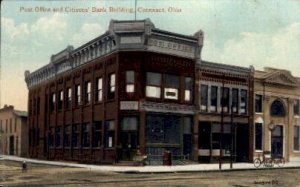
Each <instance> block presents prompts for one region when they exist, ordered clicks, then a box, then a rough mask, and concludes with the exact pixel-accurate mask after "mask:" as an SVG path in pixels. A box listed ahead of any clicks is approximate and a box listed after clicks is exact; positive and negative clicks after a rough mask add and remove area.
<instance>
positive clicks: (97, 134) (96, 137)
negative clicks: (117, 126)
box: [92, 121, 102, 147]
mask: <svg viewBox="0 0 300 187" xmlns="http://www.w3.org/2000/svg"><path fill="white" fill-rule="evenodd" d="M101 129H102V123H101V121H96V122H95V123H93V129H92V131H93V132H92V133H93V147H100V146H101V139H102V138H101V137H102V136H101Z"/></svg>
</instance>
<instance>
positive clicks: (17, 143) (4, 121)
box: [0, 105, 28, 157]
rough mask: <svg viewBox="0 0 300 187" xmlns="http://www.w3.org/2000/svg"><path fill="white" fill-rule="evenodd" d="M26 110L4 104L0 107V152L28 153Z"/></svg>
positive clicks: (6, 153) (7, 153)
mask: <svg viewBox="0 0 300 187" xmlns="http://www.w3.org/2000/svg"><path fill="white" fill-rule="evenodd" d="M27 130H28V127H27V112H24V111H19V110H15V109H14V107H13V106H7V105H5V106H4V108H1V109H0V154H5V155H16V156H22V157H26V156H27V153H28V131H27Z"/></svg>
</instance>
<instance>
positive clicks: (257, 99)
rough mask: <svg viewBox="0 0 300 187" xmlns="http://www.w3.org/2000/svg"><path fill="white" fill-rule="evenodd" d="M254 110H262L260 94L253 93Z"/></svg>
mask: <svg viewBox="0 0 300 187" xmlns="http://www.w3.org/2000/svg"><path fill="white" fill-rule="evenodd" d="M255 112H262V95H257V94H256V95H255Z"/></svg>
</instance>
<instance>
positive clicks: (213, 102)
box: [210, 86, 218, 111]
mask: <svg viewBox="0 0 300 187" xmlns="http://www.w3.org/2000/svg"><path fill="white" fill-rule="evenodd" d="M217 104H218V87H217V86H212V87H211V96H210V110H212V111H217Z"/></svg>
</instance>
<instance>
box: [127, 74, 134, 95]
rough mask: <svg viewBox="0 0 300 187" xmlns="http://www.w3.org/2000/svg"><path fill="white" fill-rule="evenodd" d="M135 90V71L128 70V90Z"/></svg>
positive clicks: (129, 91)
mask: <svg viewBox="0 0 300 187" xmlns="http://www.w3.org/2000/svg"><path fill="white" fill-rule="evenodd" d="M134 90H135V88H134V71H126V92H127V93H133V92H134Z"/></svg>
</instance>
